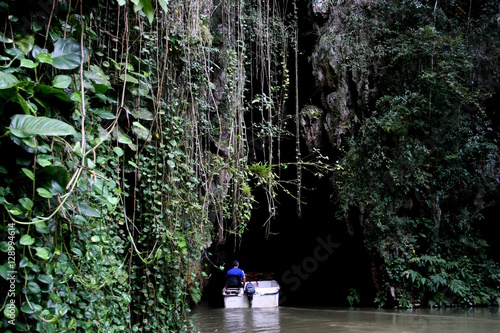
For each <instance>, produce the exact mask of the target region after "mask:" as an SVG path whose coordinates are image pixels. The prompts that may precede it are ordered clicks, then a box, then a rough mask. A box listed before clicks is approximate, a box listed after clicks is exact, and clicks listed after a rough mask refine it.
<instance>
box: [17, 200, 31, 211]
mask: <svg viewBox="0 0 500 333" xmlns="http://www.w3.org/2000/svg"><path fill="white" fill-rule="evenodd" d="M19 203H20V204H21V205H22V206H23V207H24V209H26V210H27V211H30V210H32V209H33V201H31V199H30V198H21V199H19Z"/></svg>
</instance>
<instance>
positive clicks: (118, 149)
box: [113, 147, 123, 157]
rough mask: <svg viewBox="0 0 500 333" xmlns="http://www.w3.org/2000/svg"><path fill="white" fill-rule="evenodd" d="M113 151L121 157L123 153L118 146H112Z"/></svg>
mask: <svg viewBox="0 0 500 333" xmlns="http://www.w3.org/2000/svg"><path fill="white" fill-rule="evenodd" d="M113 151H114V152H115V154H116V156H118V157H122V155H123V149H121V148H120V147H114V148H113Z"/></svg>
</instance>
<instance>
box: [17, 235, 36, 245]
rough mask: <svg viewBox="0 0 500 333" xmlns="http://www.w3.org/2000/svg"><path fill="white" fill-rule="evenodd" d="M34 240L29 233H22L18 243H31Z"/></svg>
mask: <svg viewBox="0 0 500 333" xmlns="http://www.w3.org/2000/svg"><path fill="white" fill-rule="evenodd" d="M34 242H35V239H34V238H33V237H31V236H30V235H23V236H22V237H21V239H20V240H19V244H21V245H26V246H29V245H32V244H33V243H34Z"/></svg>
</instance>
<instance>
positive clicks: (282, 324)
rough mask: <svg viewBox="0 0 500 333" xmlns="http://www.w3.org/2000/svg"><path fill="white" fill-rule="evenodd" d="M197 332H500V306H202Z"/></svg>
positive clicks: (197, 316) (196, 316) (197, 311)
mask: <svg viewBox="0 0 500 333" xmlns="http://www.w3.org/2000/svg"><path fill="white" fill-rule="evenodd" d="M191 319H192V321H193V324H194V325H195V327H196V330H194V331H193V332H200V333H206V332H218V333H223V332H231V333H237V332H287V333H295V332H297V333H299V332H313V333H322V332H373V333H375V332H380V333H382V332H383V333H387V332H398V333H417V332H418V333H420V332H431V333H432V332H440V333H465V332H488V333H495V332H498V333H500V315H499V312H498V308H490V309H488V308H485V309H475V310H464V309H445V310H427V309H419V310H408V311H406V310H405V311H401V310H400V311H397V310H371V309H368V310H364V309H330V308H291V307H279V308H265V309H223V308H208V307H203V306H202V307H200V308H198V309H195V310H194V311H193V314H192V316H191Z"/></svg>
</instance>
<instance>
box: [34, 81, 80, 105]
mask: <svg viewBox="0 0 500 333" xmlns="http://www.w3.org/2000/svg"><path fill="white" fill-rule="evenodd" d="M34 92H35V95H36V96H37V97H38V99H37V101H38V100H40V99H42V98H43V99H52V98H57V99H60V100H61V101H63V102H68V103H73V102H72V100H71V97H69V96H68V95H67V94H66V93H65V92H64V91H62V90H61V89H58V88H54V87H52V86H48V85H45V84H39V85H37V86H36V88H35V90H34Z"/></svg>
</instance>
